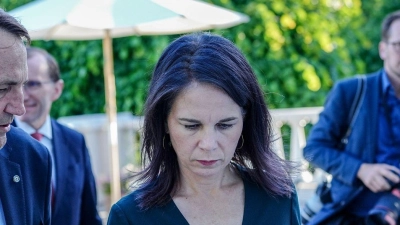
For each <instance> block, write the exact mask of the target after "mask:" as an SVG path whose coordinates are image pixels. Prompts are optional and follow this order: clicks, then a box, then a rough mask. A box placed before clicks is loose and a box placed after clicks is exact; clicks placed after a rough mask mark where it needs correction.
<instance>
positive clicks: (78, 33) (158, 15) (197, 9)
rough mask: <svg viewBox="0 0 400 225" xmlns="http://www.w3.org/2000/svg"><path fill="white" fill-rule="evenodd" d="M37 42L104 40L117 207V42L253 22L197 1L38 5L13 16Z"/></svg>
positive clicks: (53, 1)
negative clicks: (117, 39) (143, 36)
mask: <svg viewBox="0 0 400 225" xmlns="http://www.w3.org/2000/svg"><path fill="white" fill-rule="evenodd" d="M9 13H10V14H11V15H13V16H14V17H16V18H18V19H20V21H21V23H22V24H23V25H24V26H25V27H26V28H27V30H28V31H29V34H30V36H31V38H32V40H96V39H102V40H103V57H104V83H105V84H104V85H105V94H106V96H105V99H106V113H107V118H108V133H109V143H110V158H111V203H114V202H116V201H117V200H118V199H120V197H121V192H120V190H121V189H120V174H119V158H118V157H119V155H118V130H117V114H116V113H117V109H116V108H117V107H116V92H115V77H114V65H113V49H112V38H116V37H125V36H132V35H166V34H181V33H187V32H193V31H200V30H209V29H215V28H229V27H232V26H235V25H238V24H241V23H245V22H248V21H249V18H248V16H246V15H244V14H241V13H237V12H234V11H231V10H228V9H225V8H222V7H219V6H215V5H212V4H208V3H205V2H202V1H196V0H38V1H33V2H30V3H28V4H26V5H23V6H21V7H19V8H16V9H14V10H12V11H9Z"/></svg>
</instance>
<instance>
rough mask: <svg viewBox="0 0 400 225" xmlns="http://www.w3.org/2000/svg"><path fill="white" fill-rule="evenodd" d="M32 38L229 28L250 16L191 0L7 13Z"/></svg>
mask: <svg viewBox="0 0 400 225" xmlns="http://www.w3.org/2000/svg"><path fill="white" fill-rule="evenodd" d="M9 13H10V14H12V15H13V16H15V17H17V18H19V19H20V20H21V22H22V24H23V25H24V26H25V27H26V28H27V29H28V30H29V34H30V36H31V38H32V39H33V40H95V39H103V38H104V31H105V30H110V35H111V37H114V38H116V37H125V36H131V35H165V34H179V33H187V32H192V31H200V30H209V29H215V28H220V29H221V28H228V27H232V26H235V25H238V24H241V23H244V22H247V21H248V20H249V18H248V16H246V15H244V14H241V13H237V12H234V11H231V10H228V9H224V8H222V7H218V6H215V5H212V4H208V3H205V2H201V1H194V0H153V1H152V0H47V1H46V0H42V1H33V2H30V3H28V4H26V5H23V6H21V7H19V8H17V9H14V10H12V11H10V12H9Z"/></svg>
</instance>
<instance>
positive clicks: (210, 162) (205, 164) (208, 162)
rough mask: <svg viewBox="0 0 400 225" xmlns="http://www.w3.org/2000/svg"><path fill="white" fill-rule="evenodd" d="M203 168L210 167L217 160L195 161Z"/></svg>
mask: <svg viewBox="0 0 400 225" xmlns="http://www.w3.org/2000/svg"><path fill="white" fill-rule="evenodd" d="M197 162H199V163H200V164H201V165H203V166H211V165H213V164H214V163H216V162H217V160H197Z"/></svg>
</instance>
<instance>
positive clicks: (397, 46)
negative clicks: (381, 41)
mask: <svg viewBox="0 0 400 225" xmlns="http://www.w3.org/2000/svg"><path fill="white" fill-rule="evenodd" d="M388 45H391V46H393V49H394V50H395V51H396V52H400V41H396V42H388Z"/></svg>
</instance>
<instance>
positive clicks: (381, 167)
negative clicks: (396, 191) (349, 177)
mask: <svg viewBox="0 0 400 225" xmlns="http://www.w3.org/2000/svg"><path fill="white" fill-rule="evenodd" d="M399 174H400V170H399V169H398V168H397V167H395V166H391V165H388V164H371V163H363V164H361V166H360V169H359V170H358V172H357V177H358V179H360V180H361V181H362V182H363V183H364V185H365V186H367V187H368V188H369V189H370V190H371V191H372V192H375V193H376V192H381V191H388V190H390V189H391V185H390V183H389V182H392V183H399V182H400V177H399Z"/></svg>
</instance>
